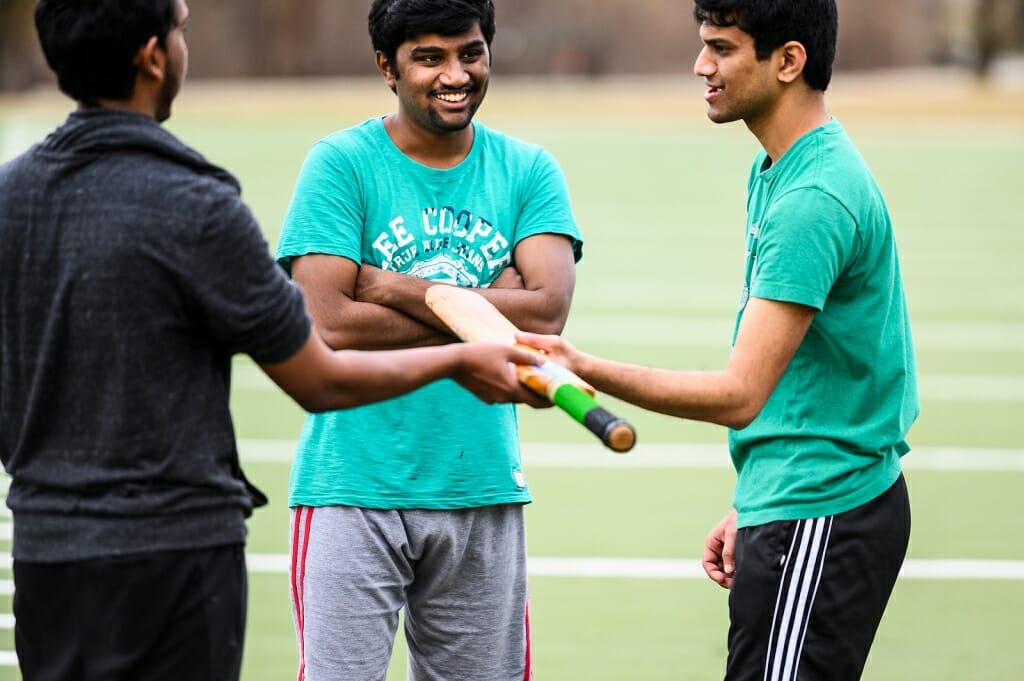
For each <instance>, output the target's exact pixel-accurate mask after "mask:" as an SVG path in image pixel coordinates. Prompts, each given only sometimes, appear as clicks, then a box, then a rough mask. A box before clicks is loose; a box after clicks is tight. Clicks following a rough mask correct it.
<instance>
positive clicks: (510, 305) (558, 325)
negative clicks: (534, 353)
mask: <svg viewBox="0 0 1024 681" xmlns="http://www.w3.org/2000/svg"><path fill="white" fill-rule="evenodd" d="M477 293H479V294H480V295H482V296H483V297H484V298H486V299H487V300H489V301H490V302H491V303H492V304H493V305H494V306H495V307H496V308H498V309H499V310H501V313H502V314H503V315H505V316H506V317H507V318H508V319H509V321H511V322H512V323H513V324H515V325H516V327H517V328H519V329H521V330H523V331H529V332H531V333H550V334H560V333H562V329H564V328H565V322H566V320H567V319H568V317H569V301H570V298H569V297H567V296H565V295H563V294H562V293H561V292H553V291H550V290H547V289H544V288H538V289H534V290H528V289H518V290H517V289H504V288H485V289H477Z"/></svg>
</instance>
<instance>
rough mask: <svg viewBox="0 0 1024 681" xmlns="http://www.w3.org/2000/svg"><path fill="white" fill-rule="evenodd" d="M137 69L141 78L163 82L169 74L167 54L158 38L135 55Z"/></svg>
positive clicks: (147, 42) (154, 38)
mask: <svg viewBox="0 0 1024 681" xmlns="http://www.w3.org/2000/svg"><path fill="white" fill-rule="evenodd" d="M135 68H136V72H137V73H138V75H139V76H141V77H143V78H150V79H153V80H157V81H162V80H163V79H164V76H165V75H166V73H167V52H166V51H165V50H164V48H163V47H162V46H161V45H160V41H159V40H157V37H156V36H153V37H151V38H150V39H149V40H147V41H146V44H145V45H143V46H142V47H140V48H139V50H138V52H136V53H135Z"/></svg>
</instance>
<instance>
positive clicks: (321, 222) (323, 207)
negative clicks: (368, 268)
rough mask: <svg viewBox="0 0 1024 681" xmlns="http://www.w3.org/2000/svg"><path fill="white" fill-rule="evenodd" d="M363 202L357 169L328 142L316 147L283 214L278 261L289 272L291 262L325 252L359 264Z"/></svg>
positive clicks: (304, 164)
mask: <svg viewBox="0 0 1024 681" xmlns="http://www.w3.org/2000/svg"><path fill="white" fill-rule="evenodd" d="M363 205H364V203H363V200H362V197H361V195H360V183H359V182H358V174H357V172H356V168H355V165H354V164H353V163H352V162H351V160H350V159H349V157H348V156H347V155H346V154H345V153H343V152H342V150H341V149H339V148H338V147H336V146H335V145H334V144H333V143H331V142H329V141H327V140H321V141H320V142H317V143H316V144H315V145H313V148H312V149H310V151H309V153H308V154H307V155H306V159H305V161H303V164H302V168H301V169H300V170H299V176H298V178H297V179H296V182H295V191H294V193H293V194H292V199H291V203H290V205H289V206H288V211H287V212H286V213H285V218H284V224H283V226H282V228H281V236H280V239H279V241H278V246H277V261H278V263H280V265H281V266H282V267H284V269H285V271H287V272H290V271H291V260H292V258H297V257H299V256H302V255H307V254H309V253H323V254H326V255H337V256H342V257H345V258H348V259H350V260H353V261H355V262H357V263H358V262H360V260H361V252H362V251H361V243H360V238H361V236H360V235H361V233H362V224H363V214H364V210H363Z"/></svg>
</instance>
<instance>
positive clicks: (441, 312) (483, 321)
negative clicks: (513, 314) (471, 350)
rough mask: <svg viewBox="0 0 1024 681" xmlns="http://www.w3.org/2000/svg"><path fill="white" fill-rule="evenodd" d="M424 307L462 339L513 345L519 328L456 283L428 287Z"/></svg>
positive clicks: (476, 295) (489, 303) (482, 298)
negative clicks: (453, 284)
mask: <svg viewBox="0 0 1024 681" xmlns="http://www.w3.org/2000/svg"><path fill="white" fill-rule="evenodd" d="M425 295H426V301H427V307H429V308H430V309H431V311H432V312H433V313H434V314H436V315H437V317H438V319H440V320H441V321H442V322H444V323H445V325H446V326H447V327H448V328H449V329H451V330H452V333H454V334H455V335H456V336H458V337H459V338H461V339H462V340H464V341H469V342H473V341H482V342H489V343H503V344H506V345H515V344H516V334H517V333H518V332H519V329H517V328H516V326H515V324H513V323H512V322H510V321H509V320H508V318H507V317H506V316H505V315H503V314H501V311H500V310H498V308H496V307H494V305H492V304H491V301H489V300H487V299H486V298H484V297H483V296H481V295H478V294H476V293H473V292H472V291H470V290H467V289H464V288H459V287H457V286H443V285H440V284H439V285H436V286H431V287H430V288H428V289H427V292H426V294H425Z"/></svg>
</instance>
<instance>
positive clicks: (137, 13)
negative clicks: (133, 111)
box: [35, 0, 178, 106]
mask: <svg viewBox="0 0 1024 681" xmlns="http://www.w3.org/2000/svg"><path fill="white" fill-rule="evenodd" d="M177 6H178V5H177V0H39V2H38V3H37V4H36V9H35V22H36V33H37V34H38V35H39V43H40V45H41V46H42V48H43V54H44V55H46V63H47V64H49V65H50V68H51V69H52V70H53V72H54V73H55V74H57V84H58V85H59V86H60V89H61V91H62V92H64V93H65V94H67V95H68V96H69V97H71V98H72V99H74V100H75V101H78V102H81V103H83V104H85V105H86V106H95V105H96V104H97V103H98V101H99V100H100V99H127V98H128V97H131V96H132V94H133V93H134V91H135V75H136V68H135V64H134V63H133V62H134V59H135V54H136V52H138V50H139V48H140V47H142V46H143V45H145V44H146V42H147V41H148V40H149V39H150V38H152V37H154V36H156V38H157V40H159V41H160V44H161V45H164V46H166V44H167V43H166V41H167V34H168V33H169V32H170V31H171V29H173V28H174V26H175V25H176V23H177V19H178V17H177Z"/></svg>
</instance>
